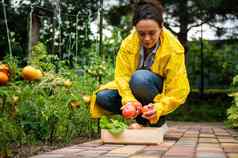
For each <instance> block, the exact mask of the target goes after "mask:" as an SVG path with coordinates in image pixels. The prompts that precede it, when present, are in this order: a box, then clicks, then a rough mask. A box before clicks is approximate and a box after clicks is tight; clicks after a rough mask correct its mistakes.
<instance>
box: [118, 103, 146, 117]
mask: <svg viewBox="0 0 238 158" xmlns="http://www.w3.org/2000/svg"><path fill="white" fill-rule="evenodd" d="M121 110H122V115H123V117H125V118H127V119H133V118H136V117H137V116H138V115H139V114H140V113H141V111H142V104H141V103H140V102H138V101H135V102H128V103H127V104H125V105H123V106H122V107H121Z"/></svg>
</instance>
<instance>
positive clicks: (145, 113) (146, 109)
mask: <svg viewBox="0 0 238 158" xmlns="http://www.w3.org/2000/svg"><path fill="white" fill-rule="evenodd" d="M142 117H143V118H145V119H147V120H149V121H150V123H155V121H156V118H157V115H156V109H155V108H154V106H153V104H152V103H150V104H148V105H145V106H143V108H142Z"/></svg>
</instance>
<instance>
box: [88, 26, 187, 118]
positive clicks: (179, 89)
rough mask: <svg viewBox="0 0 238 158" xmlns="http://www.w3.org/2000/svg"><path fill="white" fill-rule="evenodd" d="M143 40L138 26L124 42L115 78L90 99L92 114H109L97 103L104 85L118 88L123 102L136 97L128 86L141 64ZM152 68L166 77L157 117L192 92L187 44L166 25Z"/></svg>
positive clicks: (157, 104) (155, 100)
mask: <svg viewBox="0 0 238 158" xmlns="http://www.w3.org/2000/svg"><path fill="white" fill-rule="evenodd" d="M139 50H140V40H139V36H138V33H137V32H136V30H135V29H133V30H132V32H131V33H130V35H128V36H127V37H126V38H125V39H124V40H123V41H122V44H121V47H120V49H119V52H118V55H117V58H116V69H115V80H114V81H111V82H109V83H107V84H105V85H103V86H101V87H100V88H99V89H98V90H97V91H95V92H94V93H93V96H92V98H91V102H90V113H91V116H92V117H93V118H99V117H100V116H102V115H103V114H109V112H108V111H105V110H103V109H102V108H100V107H99V106H98V105H96V104H95V101H96V93H97V92H98V91H100V90H103V89H117V90H118V91H119V94H120V96H121V97H122V105H124V104H126V103H127V102H128V101H137V100H136V99H135V97H134V96H133V94H132V92H131V90H130V88H129V80H130V78H131V75H132V74H133V73H134V72H135V71H136V69H137V65H138V64H139V56H140V53H139ZM151 70H152V71H153V72H154V73H156V74H158V75H160V76H162V77H163V78H164V84H163V90H162V93H160V94H158V95H157V96H155V98H154V107H155V108H156V111H157V113H156V114H157V121H158V120H159V117H160V116H162V115H167V114H168V113H170V112H172V111H174V110H175V109H176V108H177V107H178V106H179V105H181V104H183V103H184V102H185V100H186V98H187V95H188V93H189V90H190V88H189V82H188V79H187V73H186V68H185V62H184V48H183V46H182V45H181V44H180V43H179V41H178V40H177V38H176V37H175V36H174V35H173V34H172V33H171V32H170V31H169V30H167V29H166V28H163V30H162V32H161V35H160V47H159V49H158V50H157V52H156V55H155V58H154V62H153V64H152V66H151Z"/></svg>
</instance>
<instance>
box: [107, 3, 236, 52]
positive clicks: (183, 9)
mask: <svg viewBox="0 0 238 158" xmlns="http://www.w3.org/2000/svg"><path fill="white" fill-rule="evenodd" d="M137 1H138V0H130V3H129V2H128V3H125V2H124V3H122V5H121V6H114V7H112V8H111V10H109V11H108V12H107V17H108V22H109V23H110V22H111V24H112V25H117V26H122V25H121V23H120V22H119V19H121V18H119V17H120V16H125V15H131V13H132V12H131V8H130V7H128V6H129V5H131V4H134V3H136V2H137ZM161 3H162V5H163V6H164V8H165V26H166V27H167V28H169V29H170V30H171V31H172V32H173V33H174V34H176V35H177V36H178V38H179V40H180V42H181V43H182V44H183V45H184V47H185V48H187V41H188V32H189V31H190V30H191V29H192V28H193V27H198V26H201V24H209V25H210V26H212V27H213V28H215V29H216V30H217V34H218V35H220V36H221V35H222V34H223V33H225V32H226V29H225V28H224V27H218V26H216V22H224V21H226V20H228V19H237V18H238V6H237V5H236V4H237V2H236V0H229V1H226V0H209V1H207V0H177V1H174V0H161ZM124 8H130V10H129V9H128V10H127V11H125V9H124ZM115 14H116V15H117V17H118V18H117V19H118V20H115V18H114V19H113V18H112V17H113V16H115ZM110 19H113V20H110ZM127 25H128V24H127ZM174 28H179V29H178V30H179V31H175V29H174Z"/></svg>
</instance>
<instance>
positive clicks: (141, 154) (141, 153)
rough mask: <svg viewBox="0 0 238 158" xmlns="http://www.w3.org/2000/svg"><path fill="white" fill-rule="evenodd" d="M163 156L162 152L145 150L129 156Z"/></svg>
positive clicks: (152, 157)
mask: <svg viewBox="0 0 238 158" xmlns="http://www.w3.org/2000/svg"><path fill="white" fill-rule="evenodd" d="M163 154H164V152H161V151H152V150H147V151H142V152H139V153H137V154H135V155H133V156H130V158H161V157H162V155H163Z"/></svg>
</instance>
